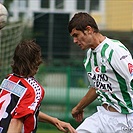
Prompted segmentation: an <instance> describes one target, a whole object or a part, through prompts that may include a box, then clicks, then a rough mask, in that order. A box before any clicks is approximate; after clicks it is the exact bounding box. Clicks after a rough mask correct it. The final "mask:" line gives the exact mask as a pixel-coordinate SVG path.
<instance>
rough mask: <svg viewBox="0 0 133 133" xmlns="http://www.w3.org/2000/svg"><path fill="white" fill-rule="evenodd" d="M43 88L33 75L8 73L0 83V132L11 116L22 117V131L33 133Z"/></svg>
mask: <svg viewBox="0 0 133 133" xmlns="http://www.w3.org/2000/svg"><path fill="white" fill-rule="evenodd" d="M43 97H44V89H43V88H42V86H41V85H40V84H39V83H38V82H37V81H36V79H35V78H34V77H29V78H23V77H19V76H17V75H15V74H9V75H8V76H7V78H5V79H4V80H3V81H2V83H1V85H0V133H6V132H7V130H8V127H9V124H10V121H11V119H12V118H16V119H17V118H22V117H24V121H23V131H22V132H23V133H35V132H36V128H37V116H38V113H39V107H40V103H41V101H42V99H43Z"/></svg>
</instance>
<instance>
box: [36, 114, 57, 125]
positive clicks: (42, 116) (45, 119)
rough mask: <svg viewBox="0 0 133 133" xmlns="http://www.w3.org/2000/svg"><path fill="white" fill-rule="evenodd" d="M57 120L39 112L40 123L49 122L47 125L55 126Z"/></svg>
mask: <svg viewBox="0 0 133 133" xmlns="http://www.w3.org/2000/svg"><path fill="white" fill-rule="evenodd" d="M55 119H57V118H54V117H52V116H49V115H47V114H45V113H43V112H41V111H40V112H39V115H38V120H39V122H47V123H51V124H53V125H54V121H55Z"/></svg>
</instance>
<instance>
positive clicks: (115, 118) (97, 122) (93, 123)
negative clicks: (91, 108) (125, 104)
mask: <svg viewBox="0 0 133 133" xmlns="http://www.w3.org/2000/svg"><path fill="white" fill-rule="evenodd" d="M97 110H98V111H97V112H96V113H94V114H93V115H92V116H90V117H88V118H86V119H85V120H84V121H83V123H81V125H80V126H79V127H78V128H77V129H76V130H77V132H78V133H133V114H120V113H118V112H110V111H107V110H106V109H104V107H103V106H98V107H97Z"/></svg>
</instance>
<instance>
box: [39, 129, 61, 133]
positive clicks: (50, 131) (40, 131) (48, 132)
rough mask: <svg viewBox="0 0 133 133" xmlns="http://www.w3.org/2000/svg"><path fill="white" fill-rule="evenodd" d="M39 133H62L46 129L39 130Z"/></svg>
mask: <svg viewBox="0 0 133 133" xmlns="http://www.w3.org/2000/svg"><path fill="white" fill-rule="evenodd" d="M37 133H62V132H60V131H58V130H46V129H38V130H37Z"/></svg>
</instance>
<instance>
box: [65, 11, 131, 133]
mask: <svg viewBox="0 0 133 133" xmlns="http://www.w3.org/2000/svg"><path fill="white" fill-rule="evenodd" d="M68 30H69V33H70V35H71V36H72V37H73V42H74V43H76V44H77V45H78V46H79V47H80V48H81V49H82V50H87V56H86V58H85V60H84V66H85V69H86V71H87V76H88V80H89V82H90V87H89V90H88V92H87V94H86V95H85V96H84V97H83V98H82V99H81V101H80V102H79V103H78V104H77V105H76V106H75V107H74V108H73V110H72V116H73V117H74V118H75V119H76V121H79V122H80V121H82V119H83V110H84V108H85V107H86V106H88V105H89V104H90V103H92V102H93V101H94V100H95V99H96V98H98V100H99V101H100V102H101V106H98V107H97V112H96V113H95V114H93V115H92V116H90V117H88V118H86V119H85V121H84V122H83V123H82V124H81V125H80V126H79V127H78V128H77V131H78V133H90V132H91V133H103V132H104V133H115V132H123V133H124V132H125V131H129V132H133V59H132V56H131V54H130V52H129V50H128V49H127V48H126V47H125V46H124V45H123V44H122V43H121V42H120V41H118V40H113V39H109V38H108V37H105V36H103V35H102V34H101V33H100V32H99V29H98V26H97V24H96V22H95V20H94V18H93V17H91V16H90V15H89V14H87V13H77V14H75V15H74V16H73V18H72V19H71V20H70V22H69V25H68Z"/></svg>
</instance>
